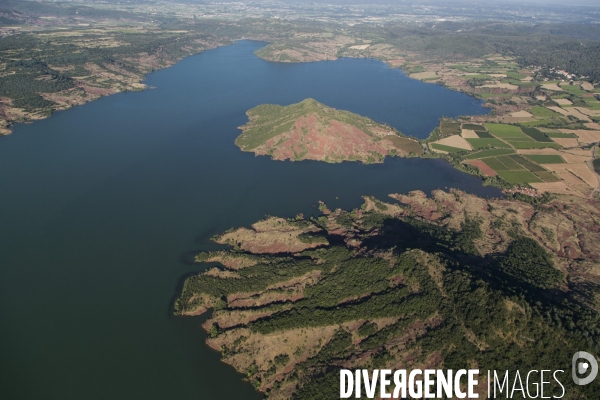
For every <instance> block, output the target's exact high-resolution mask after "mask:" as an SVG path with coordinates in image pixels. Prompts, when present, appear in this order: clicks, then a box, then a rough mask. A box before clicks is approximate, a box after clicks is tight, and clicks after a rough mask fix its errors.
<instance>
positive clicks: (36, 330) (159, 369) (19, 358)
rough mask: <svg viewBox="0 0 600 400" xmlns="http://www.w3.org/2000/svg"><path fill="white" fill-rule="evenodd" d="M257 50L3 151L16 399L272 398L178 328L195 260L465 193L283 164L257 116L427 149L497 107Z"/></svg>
mask: <svg viewBox="0 0 600 400" xmlns="http://www.w3.org/2000/svg"><path fill="white" fill-rule="evenodd" d="M262 45H263V44H261V43H257V42H248V41H244V42H240V43H238V44H237V45H234V46H229V47H224V48H219V49H215V50H211V51H207V52H205V53H203V54H201V55H198V56H194V57H189V58H187V59H185V60H183V61H182V62H180V63H179V64H177V65H176V66H174V67H172V68H169V69H166V70H162V71H159V72H156V73H153V74H151V75H150V76H149V77H148V80H147V83H148V84H149V85H151V86H154V87H156V88H155V89H154V90H147V91H144V92H138V93H123V94H118V95H115V96H110V97H107V98H103V99H101V100H99V101H96V102H93V103H90V104H87V105H84V106H81V107H76V108H74V109H72V110H69V111H66V112H60V113H56V115H54V116H53V117H52V118H50V119H47V120H44V121H39V122H36V123H34V124H30V125H19V126H16V128H15V132H14V134H13V135H11V136H8V137H5V138H2V139H0V171H1V172H0V305H1V307H0V398H2V399H32V400H40V399H44V400H49V399H60V400H65V399H128V400H131V399H145V400H147V399H223V398H237V399H258V398H260V397H261V396H260V395H259V394H257V393H255V392H254V390H253V389H252V387H251V386H250V385H249V384H247V383H244V382H242V380H241V376H240V375H238V374H237V373H236V372H235V371H234V370H233V368H231V367H229V366H227V365H225V364H223V363H221V362H219V355H218V354H217V353H216V352H213V351H212V350H210V349H208V348H207V346H206V345H205V344H204V338H205V334H204V332H203V331H202V330H201V329H200V328H199V325H200V324H201V322H202V319H200V318H174V317H172V316H171V305H172V300H173V296H174V295H175V293H176V290H177V287H178V285H179V284H180V282H181V279H182V277H184V276H185V275H186V274H189V273H191V272H195V271H199V270H200V268H201V267H199V266H196V265H191V264H189V263H188V262H186V261H187V260H189V259H190V257H191V254H193V253H195V252H197V251H199V250H201V249H207V248H208V247H209V246H210V244H209V242H208V238H209V237H210V236H212V235H213V234H215V233H217V232H220V231H223V230H225V229H227V228H229V227H231V226H240V225H248V224H250V223H252V222H254V221H256V220H258V219H260V218H262V217H264V216H265V214H270V215H280V216H292V215H295V214H297V213H299V212H303V213H305V214H311V213H313V214H314V213H316V203H317V201H318V200H324V201H326V202H327V203H328V204H330V205H332V206H339V207H345V208H350V207H356V206H358V205H359V204H360V202H361V199H360V196H361V195H376V196H379V197H381V198H384V197H385V196H386V195H387V194H388V193H392V192H406V191H408V190H414V189H421V190H424V191H427V192H429V191H431V190H433V189H436V188H444V187H459V188H461V189H464V190H466V191H469V192H473V193H478V194H481V195H489V196H494V195H498V194H499V191H498V190H496V189H493V188H484V187H482V186H481V183H480V180H479V179H477V178H475V177H472V176H468V175H465V174H462V173H460V172H458V171H456V170H454V169H453V168H452V167H450V166H449V165H448V164H446V163H445V162H443V161H439V160H418V159H390V160H388V161H386V162H385V163H384V164H379V165H362V164H357V163H342V164H337V165H330V164H325V163H319V162H311V161H306V162H296V163H292V162H278V161H271V160H269V159H268V158H266V157H254V155H252V154H249V153H242V152H241V151H239V150H238V149H237V148H236V147H235V146H234V144H233V142H234V139H235V137H236V136H237V135H238V134H239V131H238V130H237V127H238V126H240V125H243V124H244V123H245V122H246V116H245V111H246V110H247V109H249V108H252V107H254V106H256V105H258V104H261V103H267V102H268V103H278V104H284V105H285V104H291V103H295V102H298V101H301V100H303V99H304V98H307V97H313V98H315V99H317V100H318V101H320V102H323V103H325V104H327V105H329V106H332V107H336V108H341V109H346V110H350V111H353V112H357V113H360V114H363V115H367V116H369V117H371V118H373V119H376V120H379V121H384V122H387V123H389V124H391V125H393V126H394V127H396V128H398V129H399V130H400V131H402V132H403V133H405V134H409V135H414V136H418V137H426V136H427V134H428V133H429V132H430V131H431V130H432V129H433V128H434V127H435V126H436V125H437V121H438V119H439V118H440V117H441V116H443V115H445V116H458V115H466V114H478V113H479V114H481V113H485V112H486V110H485V109H484V108H482V107H481V104H480V102H479V101H477V100H475V99H473V98H470V97H467V96H465V95H463V94H460V93H456V92H452V91H449V90H446V89H444V88H442V87H439V86H435V85H431V84H424V83H422V82H418V81H414V80H411V79H408V78H407V77H405V76H404V75H403V74H402V73H401V72H400V71H398V70H390V69H388V68H387V67H386V66H385V65H384V64H383V63H381V62H377V61H373V60H362V59H342V60H338V61H332V62H319V63H308V64H291V65H287V64H277V63H268V62H265V61H262V60H260V59H258V58H257V57H256V56H254V54H253V51H254V50H256V49H257V48H259V47H260V46H262Z"/></svg>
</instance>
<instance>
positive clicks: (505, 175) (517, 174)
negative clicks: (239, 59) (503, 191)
mask: <svg viewBox="0 0 600 400" xmlns="http://www.w3.org/2000/svg"><path fill="white" fill-rule="evenodd" d="M497 172H498V175H500V176H501V177H502V179H504V180H506V181H507V182H510V183H513V184H516V185H520V184H524V183H530V182H542V180H541V179H540V178H538V177H537V176H535V175H534V174H532V173H531V172H529V171H525V170H520V171H497Z"/></svg>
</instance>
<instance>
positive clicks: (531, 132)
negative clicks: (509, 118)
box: [521, 127, 553, 143]
mask: <svg viewBox="0 0 600 400" xmlns="http://www.w3.org/2000/svg"><path fill="white" fill-rule="evenodd" d="M521 130H522V131H523V133H524V134H526V135H527V136H529V137H531V138H532V139H533V140H535V141H537V142H546V143H553V142H552V139H550V138H549V137H548V136H546V135H544V134H543V133H542V132H540V131H539V130H537V129H535V128H525V127H524V128H521Z"/></svg>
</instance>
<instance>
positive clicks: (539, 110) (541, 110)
mask: <svg viewBox="0 0 600 400" xmlns="http://www.w3.org/2000/svg"><path fill="white" fill-rule="evenodd" d="M529 112H530V113H531V114H533V115H534V116H535V117H550V118H552V117H559V116H560V114H559V113H555V112H554V111H552V110H549V109H547V108H546V107H541V106H535V107H532V108H531V110H529Z"/></svg>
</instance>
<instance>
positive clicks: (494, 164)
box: [481, 157, 510, 172]
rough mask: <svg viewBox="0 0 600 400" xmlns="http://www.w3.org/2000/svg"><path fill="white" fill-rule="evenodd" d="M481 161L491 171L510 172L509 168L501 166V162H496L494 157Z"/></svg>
mask: <svg viewBox="0 0 600 400" xmlns="http://www.w3.org/2000/svg"><path fill="white" fill-rule="evenodd" d="M481 161H483V162H484V163H486V164H487V166H488V167H490V168H491V169H493V170H494V171H496V172H498V171H508V170H510V168H508V167H507V166H506V165H504V164H502V162H501V161H500V160H498V159H497V158H496V157H490V158H484V159H483V160H481Z"/></svg>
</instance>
